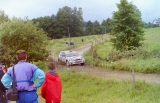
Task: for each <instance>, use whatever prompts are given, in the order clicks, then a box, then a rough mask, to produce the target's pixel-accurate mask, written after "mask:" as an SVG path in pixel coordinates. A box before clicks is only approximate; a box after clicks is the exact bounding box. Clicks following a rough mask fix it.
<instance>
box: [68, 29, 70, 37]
mask: <svg viewBox="0 0 160 103" xmlns="http://www.w3.org/2000/svg"><path fill="white" fill-rule="evenodd" d="M68 37H69V38H70V33H69V27H68Z"/></svg>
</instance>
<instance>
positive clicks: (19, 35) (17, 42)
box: [0, 18, 49, 64]
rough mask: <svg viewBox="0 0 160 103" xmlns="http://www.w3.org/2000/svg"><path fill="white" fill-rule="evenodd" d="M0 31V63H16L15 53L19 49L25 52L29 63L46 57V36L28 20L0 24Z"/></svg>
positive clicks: (15, 20) (15, 19)
mask: <svg viewBox="0 0 160 103" xmlns="http://www.w3.org/2000/svg"><path fill="white" fill-rule="evenodd" d="M0 30H2V31H1V32H0V33H1V35H0V44H1V45H0V58H1V60H0V61H2V62H5V64H9V63H11V62H15V61H16V59H15V52H16V51H17V50H19V49H24V50H26V51H27V53H28V61H30V62H32V61H38V60H45V59H46V57H47V56H48V54H49V51H48V50H47V49H46V46H47V45H48V38H47V36H46V34H45V33H44V31H43V30H42V29H39V28H38V27H37V25H36V24H33V22H31V21H29V20H28V19H25V20H23V19H17V18H13V19H12V20H10V21H8V22H4V23H2V24H0Z"/></svg>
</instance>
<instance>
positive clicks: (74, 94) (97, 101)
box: [12, 70, 160, 103]
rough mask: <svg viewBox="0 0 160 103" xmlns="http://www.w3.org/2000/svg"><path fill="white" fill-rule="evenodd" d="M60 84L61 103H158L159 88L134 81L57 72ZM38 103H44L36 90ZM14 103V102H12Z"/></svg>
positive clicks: (65, 71) (159, 99) (73, 72)
mask: <svg viewBox="0 0 160 103" xmlns="http://www.w3.org/2000/svg"><path fill="white" fill-rule="evenodd" d="M57 71H58V73H59V75H60V77H61V82H62V99H61V100H62V101H61V103H159V101H160V98H159V95H160V92H159V90H160V86H159V85H157V84H147V83H145V82H144V81H136V88H134V86H133V83H132V82H131V81H116V80H114V79H102V78H97V77H93V76H90V75H86V74H79V73H76V72H75V71H74V70H72V71H71V72H70V74H69V73H68V71H67V70H63V71H62V70H57ZM37 93H38V99H39V103H45V101H44V99H43V98H42V97H41V96H40V88H39V89H38V92H37ZM12 103H15V102H12Z"/></svg>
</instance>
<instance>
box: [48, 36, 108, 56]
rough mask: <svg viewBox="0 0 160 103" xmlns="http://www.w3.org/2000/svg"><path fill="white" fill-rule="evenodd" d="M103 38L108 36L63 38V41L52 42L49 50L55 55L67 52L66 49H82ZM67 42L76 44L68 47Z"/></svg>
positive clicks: (55, 40)
mask: <svg viewBox="0 0 160 103" xmlns="http://www.w3.org/2000/svg"><path fill="white" fill-rule="evenodd" d="M103 36H107V34H105V35H90V36H81V37H72V38H63V39H53V40H50V46H49V47H48V49H50V50H51V51H52V52H54V53H58V52H59V51H61V50H66V49H67V50H70V49H73V48H76V47H80V46H82V45H85V44H87V43H90V42H92V41H94V40H96V39H98V38H102V37H103ZM82 38H83V39H84V42H82ZM66 42H74V47H73V46H69V47H66V44H65V43H66Z"/></svg>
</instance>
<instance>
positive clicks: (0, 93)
mask: <svg viewBox="0 0 160 103" xmlns="http://www.w3.org/2000/svg"><path fill="white" fill-rule="evenodd" d="M2 66H3V65H1V64H0V79H1V78H2V77H3V75H4V74H5V72H4V70H3V67H2ZM6 90H7V88H5V87H4V85H3V84H2V82H1V81H0V103H7V101H8V100H7V98H6V96H5V91H6Z"/></svg>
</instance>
